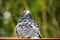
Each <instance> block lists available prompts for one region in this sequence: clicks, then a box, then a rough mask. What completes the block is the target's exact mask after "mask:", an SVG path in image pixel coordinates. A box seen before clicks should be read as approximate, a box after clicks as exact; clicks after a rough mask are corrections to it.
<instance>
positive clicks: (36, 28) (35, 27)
mask: <svg viewBox="0 0 60 40" xmlns="http://www.w3.org/2000/svg"><path fill="white" fill-rule="evenodd" d="M32 27H33V29H34V30H35V31H36V32H37V34H38V35H39V37H40V38H41V37H42V36H41V34H40V30H39V25H38V23H37V22H35V21H33V22H32Z"/></svg>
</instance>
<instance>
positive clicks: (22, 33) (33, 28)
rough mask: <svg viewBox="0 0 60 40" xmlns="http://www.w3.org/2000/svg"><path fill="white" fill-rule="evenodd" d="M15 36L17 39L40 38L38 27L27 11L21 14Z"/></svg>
mask: <svg viewBox="0 0 60 40" xmlns="http://www.w3.org/2000/svg"><path fill="white" fill-rule="evenodd" d="M16 34H17V37H18V38H42V36H41V34H40V31H39V25H38V23H37V22H35V21H34V20H33V19H32V16H31V12H30V11H29V10H24V11H23V12H22V17H21V19H20V20H19V22H18V23H17V25H16Z"/></svg>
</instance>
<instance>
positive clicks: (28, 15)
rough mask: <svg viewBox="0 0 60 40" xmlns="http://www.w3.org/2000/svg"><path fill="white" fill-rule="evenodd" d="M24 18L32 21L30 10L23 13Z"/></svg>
mask: <svg viewBox="0 0 60 40" xmlns="http://www.w3.org/2000/svg"><path fill="white" fill-rule="evenodd" d="M22 17H23V18H27V19H32V16H31V12H30V11H29V10H24V11H23V13H22Z"/></svg>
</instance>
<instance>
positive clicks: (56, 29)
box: [0, 0, 60, 38]
mask: <svg viewBox="0 0 60 40" xmlns="http://www.w3.org/2000/svg"><path fill="white" fill-rule="evenodd" d="M24 9H28V10H30V11H31V14H32V17H33V20H35V21H36V22H38V24H39V27H40V32H41V35H42V37H43V38H60V0H0V37H15V36H16V34H15V32H14V31H15V26H16V24H17V23H18V20H19V19H20V18H21V14H22V11H23V10H24Z"/></svg>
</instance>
